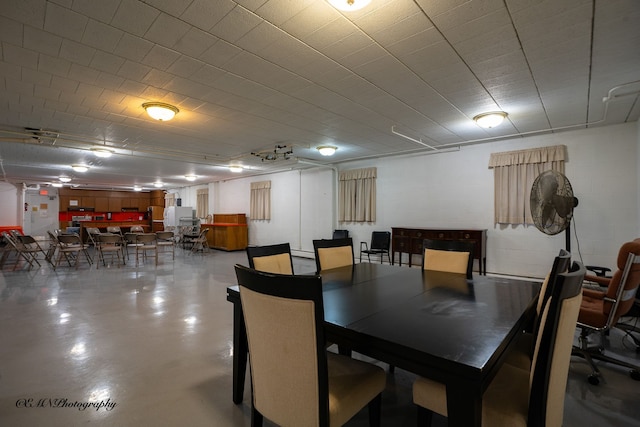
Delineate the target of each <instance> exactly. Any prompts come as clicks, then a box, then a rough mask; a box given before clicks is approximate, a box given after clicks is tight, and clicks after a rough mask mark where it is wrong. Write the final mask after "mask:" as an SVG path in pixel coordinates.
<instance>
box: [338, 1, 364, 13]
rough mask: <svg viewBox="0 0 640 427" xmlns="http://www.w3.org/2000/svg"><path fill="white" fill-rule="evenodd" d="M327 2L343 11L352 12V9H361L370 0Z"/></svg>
mask: <svg viewBox="0 0 640 427" xmlns="http://www.w3.org/2000/svg"><path fill="white" fill-rule="evenodd" d="M328 1H329V4H330V5H331V6H333V7H335V8H336V9H338V10H344V11H345V12H352V11H354V10H358V9H362V8H363V7H365V6H366V5H368V4H369V3H371V0H328Z"/></svg>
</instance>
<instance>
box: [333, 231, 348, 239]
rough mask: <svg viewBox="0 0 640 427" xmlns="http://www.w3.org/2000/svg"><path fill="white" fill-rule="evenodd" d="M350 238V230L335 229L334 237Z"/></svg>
mask: <svg viewBox="0 0 640 427" xmlns="http://www.w3.org/2000/svg"><path fill="white" fill-rule="evenodd" d="M347 238H349V230H333V237H332V239H347Z"/></svg>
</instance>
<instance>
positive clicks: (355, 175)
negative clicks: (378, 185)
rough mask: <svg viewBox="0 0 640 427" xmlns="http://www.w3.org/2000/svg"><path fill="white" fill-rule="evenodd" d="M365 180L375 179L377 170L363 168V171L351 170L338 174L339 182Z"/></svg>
mask: <svg viewBox="0 0 640 427" xmlns="http://www.w3.org/2000/svg"><path fill="white" fill-rule="evenodd" d="M367 178H377V169H376V168H364V169H353V170H350V171H343V172H340V181H347V180H351V179H367Z"/></svg>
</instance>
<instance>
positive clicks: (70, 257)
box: [56, 233, 93, 269]
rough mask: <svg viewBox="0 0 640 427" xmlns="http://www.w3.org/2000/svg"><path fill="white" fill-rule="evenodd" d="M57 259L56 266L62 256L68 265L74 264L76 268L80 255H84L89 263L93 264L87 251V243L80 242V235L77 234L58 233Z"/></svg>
mask: <svg viewBox="0 0 640 427" xmlns="http://www.w3.org/2000/svg"><path fill="white" fill-rule="evenodd" d="M58 243H59V247H58V260H57V261H56V268H57V267H58V265H60V260H61V259H62V257H63V256H64V258H65V260H66V261H67V264H69V267H71V266H72V263H71V262H72V261H73V265H75V267H76V269H77V268H78V265H79V263H80V255H84V257H85V259H86V260H87V263H88V264H89V265H92V264H93V260H92V259H91V256H90V255H89V252H88V251H87V248H88V247H89V245H87V244H85V243H82V240H81V239H80V236H79V235H77V234H75V233H74V234H60V235H59V236H58Z"/></svg>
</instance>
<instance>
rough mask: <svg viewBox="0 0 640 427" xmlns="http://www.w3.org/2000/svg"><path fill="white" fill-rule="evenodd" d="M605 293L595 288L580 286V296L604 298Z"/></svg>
mask: <svg viewBox="0 0 640 427" xmlns="http://www.w3.org/2000/svg"><path fill="white" fill-rule="evenodd" d="M606 295H607V294H606V293H604V292H602V291H598V290H596V289H589V288H582V296H585V297H589V298H592V299H604V298H605V296H606Z"/></svg>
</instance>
